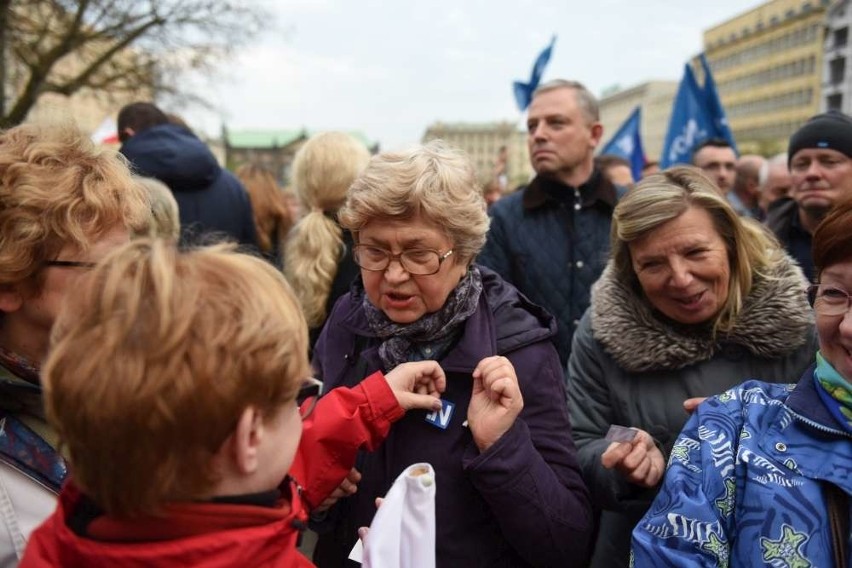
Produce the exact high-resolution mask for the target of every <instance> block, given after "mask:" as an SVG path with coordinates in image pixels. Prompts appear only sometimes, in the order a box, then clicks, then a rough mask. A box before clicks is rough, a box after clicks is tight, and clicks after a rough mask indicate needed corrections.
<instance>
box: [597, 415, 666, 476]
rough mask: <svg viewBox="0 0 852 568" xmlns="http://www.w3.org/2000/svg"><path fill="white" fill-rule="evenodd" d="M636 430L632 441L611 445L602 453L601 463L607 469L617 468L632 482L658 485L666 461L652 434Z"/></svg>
mask: <svg viewBox="0 0 852 568" xmlns="http://www.w3.org/2000/svg"><path fill="white" fill-rule="evenodd" d="M635 430H636V431H637V432H638V433H637V434H636V437H635V438H633V441H632V442H613V443H611V444H610V445H609V447H608V448H607V449H606V451H605V452H604V453H603V454H601V465H603V466H604V467H605V468H607V469H613V468H615V469H616V470H617V471H618V472H619V473H621V474H622V475H623V476H624V477H626V478H627V480H628V481H629V482H631V483H635V484H636V485H641V486H642V487H656V485H657V484H658V483H659V482H660V479H661V478H662V477H663V473H664V472H665V470H666V461H665V459H664V458H663V454H662V452H660V450H659V448H657V446H656V444H654V439H653V438H652V437H651V435H650V434H648V433H647V432H646V431H644V430H639V429H638V428H637V429H635Z"/></svg>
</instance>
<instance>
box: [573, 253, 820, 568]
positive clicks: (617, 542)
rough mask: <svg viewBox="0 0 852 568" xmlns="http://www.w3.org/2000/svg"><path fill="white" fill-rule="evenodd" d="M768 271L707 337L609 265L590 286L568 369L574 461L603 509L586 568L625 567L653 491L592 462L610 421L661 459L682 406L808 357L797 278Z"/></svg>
mask: <svg viewBox="0 0 852 568" xmlns="http://www.w3.org/2000/svg"><path fill="white" fill-rule="evenodd" d="M770 274H771V276H772V278H767V279H758V280H755V284H754V286H753V287H752V289H751V292H750V293H749V295H748V296H747V297H746V298H745V299H744V301H743V308H742V311H741V312H740V314H739V316H738V318H737V324H736V325H735V326H734V329H733V330H732V331H731V332H730V333H729V334H728V335H726V336H723V337H717V338H716V339H715V340H714V339H713V338H712V336H711V335H710V333H709V330H708V329H704V328H700V329H699V328H695V327H694V326H675V325H673V324H672V323H669V322H668V321H664V320H663V319H661V318H660V317H658V315H657V313H656V312H655V311H653V310H652V309H651V307H650V305H649V304H648V303H647V302H646V301H645V300H644V299H643V298H641V297H640V296H639V295H638V294H637V293H636V292H635V291H634V289H633V287H632V286H630V285H627V284H624V283H622V282H620V281H618V280H617V279H616V278H615V277H614V272H613V270H612V268H611V267H608V268H607V269H606V270H605V271H604V273H603V275H602V276H601V279H600V280H599V281H598V282H597V283H596V284H595V286H594V289H593V292H592V306H591V307H590V308H589V311H588V312H587V313H586V315H585V317H584V318H583V321H582V323H581V324H580V328H579V329H578V330H577V333H576V334H574V348H573V350H572V353H571V360H570V362H569V364H568V398H569V409H570V411H571V417H572V419H573V423H574V439H575V441H576V442H577V448H578V452H579V456H580V464H581V467H582V468H583V475H584V476H585V481H586V483H587V485H588V487H589V490H590V491H591V493H592V501H593V503H595V505H596V506H598V507H600V508H602V509H603V513H602V515H601V523H600V530H599V533H598V540H597V543H596V545H595V554H594V558H593V562H592V566H593V567H595V568H597V567H607V568H609V567H618V566H624V567H626V566H627V565H628V556H629V552H630V534H631V531H632V530H633V527H634V526H636V523H638V522H639V519H641V518H642V515H643V514H645V512H646V511H647V509H648V507H649V506H650V505H651V502H652V501H653V499H654V496H655V495H656V493H657V489H656V488H655V489H643V488H641V487H639V486H637V485H633V484H631V483H628V482H627V481H626V480H625V479H624V477H623V476H622V475H621V474H620V473H619V472H617V471H616V470H614V469H606V468H604V467H603V466H602V465H601V454H603V452H604V451H605V450H606V448H607V446H608V445H609V441H607V440H606V439H605V435H606V433H607V430H608V429H609V426H610V425H611V424H618V425H620V426H629V427H635V428H640V429H642V430H645V431H646V432H648V433H649V434H650V435H651V436H652V437H653V438H654V440H655V441H656V442H657V445H658V447H659V448H660V449H661V450H662V452H663V456H664V457H665V458H666V459H668V457H669V453H670V451H671V448H672V446H673V444H674V442H675V439H676V438H677V435H678V433H679V432H680V430H681V429H682V428H683V426H684V424H685V423H686V420H687V419H688V418H689V415H688V414H687V413H686V412H685V411H684V409H683V401H684V400H686V399H687V398H693V397H706V396H712V395H714V394H720V393H722V392H724V391H726V390H728V389H730V388H732V387H734V386H736V385H738V384H740V383H741V382H743V381H745V380H747V379H761V380H765V381H769V382H786V381H789V380H790V377H796V376H798V375H800V374H801V372H802V371H803V370H804V369H806V368H807V367H808V365H810V363H811V362H812V361H813V357H814V353H815V351H816V337H815V334H814V329H813V318H812V315H811V310H810V308H809V307H808V304H807V300H806V298H805V293H804V279H803V278H802V273H801V271H800V270H799V268H798V267H797V266H796V265H795V264H794V263H793V261H792V260H791V259H789V258H788V257H786V256H784V257H782V260H781V261H779V263H778V264H777V265H776V266H774V267H772V269H771V272H770Z"/></svg>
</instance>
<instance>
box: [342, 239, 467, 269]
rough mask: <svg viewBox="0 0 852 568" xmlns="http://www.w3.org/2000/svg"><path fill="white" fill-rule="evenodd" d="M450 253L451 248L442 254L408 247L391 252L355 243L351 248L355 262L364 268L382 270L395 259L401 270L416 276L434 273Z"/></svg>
mask: <svg viewBox="0 0 852 568" xmlns="http://www.w3.org/2000/svg"><path fill="white" fill-rule="evenodd" d="M452 254H453V251H452V249H450V250H448V251H447V252H445V253H443V254H441V253H440V252H438V251H436V250H432V249H408V250H404V251H402V252H401V253H399V254H393V253H391V251H389V250H387V249H384V248H381V247H377V246H373V245H355V246H354V247H353V248H352V257H353V258H354V259H355V264H357V265H358V266H360V267H361V268H363V269H364V270H369V271H371V272H382V271H383V270H386V269H387V267H388V266H390V263H391V261H392V260H396V261H397V262H399V264H400V265H401V266H402V268H403V270H405V271H406V272H408V273H409V274H413V275H416V276H428V275H430V274H435V273H436V272H438V271H439V270H441V264H443V262H444V261H445V260H447V259H448V258H449V257H450V256H451V255H452Z"/></svg>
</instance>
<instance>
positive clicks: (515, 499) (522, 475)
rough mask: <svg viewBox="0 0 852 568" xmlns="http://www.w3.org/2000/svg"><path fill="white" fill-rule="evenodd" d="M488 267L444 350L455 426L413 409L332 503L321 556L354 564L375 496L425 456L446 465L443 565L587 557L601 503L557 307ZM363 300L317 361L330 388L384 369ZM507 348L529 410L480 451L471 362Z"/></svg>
mask: <svg viewBox="0 0 852 568" xmlns="http://www.w3.org/2000/svg"><path fill="white" fill-rule="evenodd" d="M480 270H481V271H482V277H483V286H484V289H483V293H482V295H481V297H480V300H479V307H478V309H477V310H476V312H474V314H473V315H472V316H471V317H470V318H469V319H468V320H467V321H466V322H465V323H464V324H463V325H464V331H463V334H462V336H461V338H460V339H459V340H458V343H457V344H456V345H455V346H454V347H453V348H451V349H450V351H449V353H448V354H447V355H446V356H445V357H444V358H442V359H441V360H440V364H441V366H442V367H443V369H444V370H445V371H446V373H447V390H446V392H445V393H444V394H443V397H442V398H443V399H445V400H448V401H450V402H452V403H454V404H455V409H454V412H453V415H452V417H451V418H450V420H449V424H448V425H447V428H446V429H440V428H438V427H436V426H434V425H432V424H430V423H428V422H426V420H425V418H426V413H425V412H424V411H409V412H408V413H407V414H406V416H405V418H403V419H402V420H400V421H399V422H398V423H397V424H395V425H394V427H393V428H392V429H391V433H390V435H389V436H388V438H387V440H386V442H385V443H384V445H383V446H382V447H380V448H379V449H378V450H377V451H375V452H372V453H364V454H362V455H361V457H360V458H359V461H358V464H357V465H356V467H358V468H359V470H360V471H361V473H362V475H363V477H362V480H361V483H360V485H359V487H358V492H357V493H356V494H355V495H353V496H352V497H350V498H348V499H345V500H343V501H341V502H340V503H338V504H337V506H336V507H335V509H336V510H334V509H333V510H332V513H331V515H330V517H332V518H333V521H330V522H331V524H332V525H334V526H333V527H332V528H329V527H324V528H325V529H326V530H329V531H331V532H328V533H326V534H320V539H319V543H318V545H317V553H316V555H315V557H314V559H315V561H316V562H317V565H318V566H321V567H323V568H326V567H331V566H342V565H344V564H343V560H342V558H345V557H346V555H347V554H348V552H349V550H350V549H351V548H352V545H353V544H354V542H355V539H356V530H357V528H358V527H359V526H367V525H369V524H370V521H371V519H372V517H373V514H374V513H375V510H376V508H375V504H374V500H375V498H376V497H380V496H383V495H384V494H385V493H386V492H387V491H388V489H389V488H390V486H391V484H392V483H393V481H394V479H395V478H396V477H397V476H398V475H399V474H400V472H402V471H403V470H404V469H405V468H406V467H408V466H409V465H411V464H413V463H417V462H428V463H430V464H432V466H433V467H434V468H435V472H436V483H437V486H438V491H437V497H436V518H437V521H436V536H437V539H436V540H437V565H438V566H439V567H457V566H465V567H475V566H513V567H517V566H582V565H584V563H585V560H586V552H587V545H588V539H589V534H590V530H591V515H590V504H589V501H588V494H587V490H586V488H585V486H584V485H583V482H582V480H581V478H580V472H579V467H578V464H577V460H576V451H575V449H574V444H573V441H572V439H571V425H570V422H569V419H568V412H567V408H566V405H565V391H564V387H563V381H562V376H563V372H562V367H561V365H560V363H559V358H558V356H557V354H556V351H555V349H554V348H553V345H552V343H551V341H550V338H551V336H552V335H553V333H554V325H553V318H552V317H551V316H549V315H548V314H547V313H546V312H545V311H544V310H542V309H541V308H539V307H538V306H535V305H534V304H531V303H530V302H529V301H527V300H526V298H524V297H523V296H521V295H520V294H518V292H517V290H515V288H514V287H512V286H510V285H507V284H506V283H505V282H503V280H502V279H501V278H500V277H499V276H497V275H496V274H494V273H493V272H491V271H490V270H488V269H485V268H481V269H480ZM362 302H363V289H362V288H359V287H356V288H354V289H353V292H351V293H350V294H347V295H346V296H343V297H342V298H341V299H340V301H339V302H338V303H337V305H336V306H335V308H334V311H333V312H332V314H331V316H330V317H329V320H328V322H327V324H326V327H325V329H324V331H323V334H322V335H321V336H320V339H319V342H318V343H317V345H316V349H315V351H314V366H315V370H316V371H317V372H318V376H319V377H321V378H322V379H323V381H324V383H325V385H326V387H328V388H334V387H337V386H340V385H350V384H354V383H357V382H358V381H360V380H361V379H362V378H363V377H365V376H367V375H369V374H370V373H371V372H372V371H375V370H377V369H381V368H382V363H381V360H380V359H379V357H378V346H379V344H380V342H379V339H378V338H376V337H375V336H374V335H373V333H372V332H371V330H370V327H369V325H368V324H367V321H366V316H365V312H364V309H363V304H362ZM497 354H499V355H503V356H505V357H507V358H508V359H509V360H510V361H511V362H512V364H513V365H514V367H515V370H516V372H517V376H518V380H519V383H520V387H521V391H522V393H523V397H524V409H523V411H522V413H521V415H520V416H519V418H518V420H517V421H516V422H515V424H514V426H513V427H512V428H511V429H510V430H509V431H508V432H506V434H504V435H503V437H502V438H500V440H499V441H498V442H497V443H496V444H494V445H493V446H492V447H491V448H489V449H488V450H487V451H485V452H484V453H482V454H480V453H479V450H478V449H477V447H476V445H475V444H474V442H473V438H472V436H471V433H470V430H469V429H468V428H467V426H466V420H465V417H466V411H467V407H468V403H469V402H470V395H471V385H472V380H471V373H472V372H473V370H474V368H475V366H476V365H477V364H478V363H479V361H480V360H481V359H483V358H485V357H489V356H492V355H497ZM335 516H336V518H334V517H335ZM321 530H322V529H321Z"/></svg>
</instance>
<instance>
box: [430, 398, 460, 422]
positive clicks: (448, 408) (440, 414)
mask: <svg viewBox="0 0 852 568" xmlns="http://www.w3.org/2000/svg"><path fill="white" fill-rule="evenodd" d="M455 408H456V405H455V404H453V403H452V402H450V401H449V400H443V399H442V400H441V410H436V411H434V412H430V413H429V414H427V415H426V422H428V423H430V424H431V425H432V426H436V427H438V428H440V429H441V430H446V429H447V426H449V425H450V419H451V418H452V417H453V410H455Z"/></svg>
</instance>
